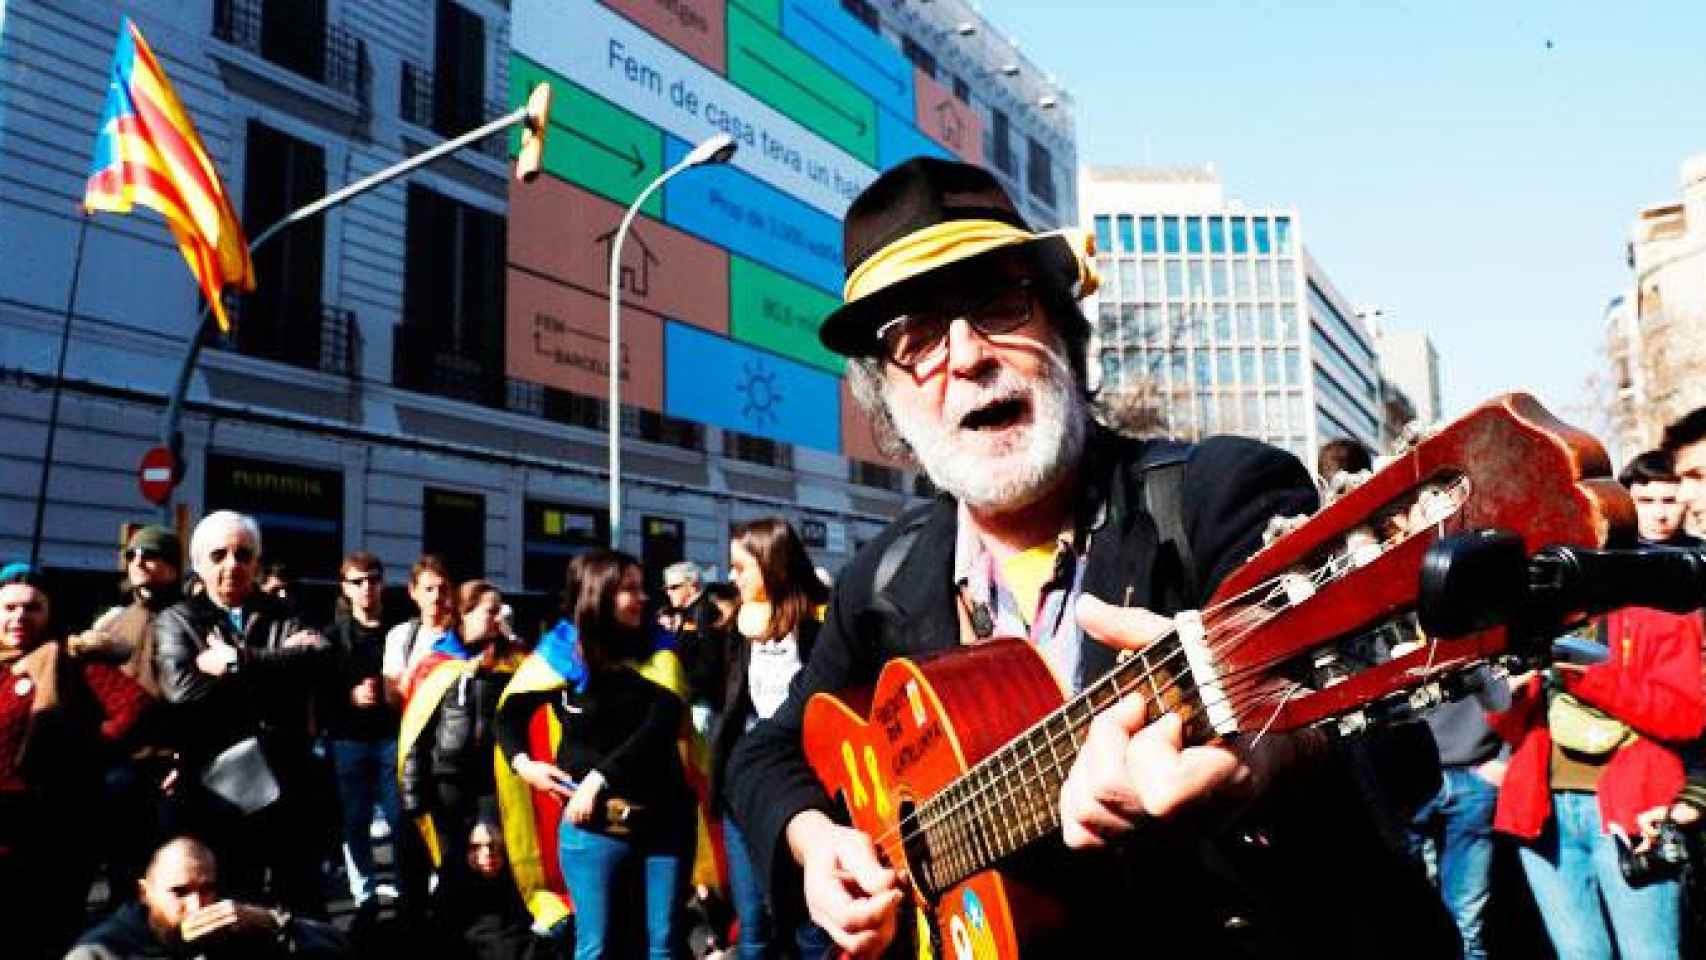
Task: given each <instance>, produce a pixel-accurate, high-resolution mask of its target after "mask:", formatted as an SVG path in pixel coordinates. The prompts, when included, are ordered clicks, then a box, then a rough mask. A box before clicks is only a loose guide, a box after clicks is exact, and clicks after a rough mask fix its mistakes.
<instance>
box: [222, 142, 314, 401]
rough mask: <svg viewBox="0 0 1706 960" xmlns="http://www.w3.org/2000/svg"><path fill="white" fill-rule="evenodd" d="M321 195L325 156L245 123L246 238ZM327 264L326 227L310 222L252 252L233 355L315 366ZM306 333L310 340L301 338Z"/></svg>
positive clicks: (244, 219)
mask: <svg viewBox="0 0 1706 960" xmlns="http://www.w3.org/2000/svg"><path fill="white" fill-rule="evenodd" d="M325 194H326V155H325V151H324V150H322V149H321V148H320V147H319V146H318V145H316V144H312V143H309V142H307V141H306V140H298V139H297V138H295V137H293V136H290V135H289V134H287V133H283V132H280V131H278V130H274V129H273V128H272V127H269V126H267V125H266V124H264V123H260V122H258V121H254V120H251V121H249V126H248V143H247V148H246V149H245V151H244V163H243V225H244V229H245V230H246V231H247V232H248V234H249V236H251V237H253V236H257V235H259V234H260V232H261V231H262V230H265V229H266V228H267V227H269V226H272V225H273V224H275V223H277V222H279V221H280V220H282V219H284V217H285V216H286V215H287V214H289V213H290V211H292V210H295V209H296V208H297V207H300V206H303V205H304V204H307V203H310V202H312V201H314V200H318V199H320V198H321V197H323V196H325ZM325 259H326V221H325V220H324V219H322V218H320V217H313V218H310V219H308V220H305V221H303V222H302V223H298V224H296V225H295V226H293V227H291V228H290V229H289V230H286V231H284V232H283V233H281V234H279V235H278V236H277V237H274V238H273V240H272V241H271V242H270V243H268V244H267V245H266V246H264V247H262V248H261V249H260V250H258V251H256V252H255V256H254V262H255V275H256V276H258V277H261V278H263V282H262V283H260V284H258V285H257V286H256V288H255V292H254V293H251V294H248V295H247V296H245V297H243V299H242V300H241V301H240V302H239V303H238V309H239V311H240V312H241V317H240V320H241V322H240V323H238V324H237V344H236V345H237V349H238V350H241V351H242V352H244V353H247V354H250V355H252V356H258V357H266V358H268V359H271V360H279V361H283V362H285V363H291V364H295V365H297V366H301V367H309V368H317V367H319V366H320V349H321V339H322V338H321V336H320V335H319V329H320V324H321V304H320V286H321V277H322V271H323V270H324V266H325ZM307 329H313V330H314V331H315V333H314V335H312V336H309V335H304V331H305V330H307Z"/></svg>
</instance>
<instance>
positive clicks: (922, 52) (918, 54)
mask: <svg viewBox="0 0 1706 960" xmlns="http://www.w3.org/2000/svg"><path fill="white" fill-rule="evenodd" d="M900 52H901V53H902V54H903V55H905V57H906V59H908V60H910V61H912V65H913V66H915V67H917V68H918V69H919V70H920V71H922V72H923V73H924V75H925V76H927V77H929V78H930V79H932V80H934V79H936V55H935V54H933V53H931V52H930V51H928V50H926V49H924V48H923V47H921V46H919V45H918V41H916V40H914V39H912V38H911V37H901V38H900Z"/></svg>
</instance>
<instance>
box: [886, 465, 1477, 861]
mask: <svg viewBox="0 0 1706 960" xmlns="http://www.w3.org/2000/svg"><path fill="white" fill-rule="evenodd" d="M1467 486H1468V484H1467V478H1459V479H1458V480H1456V481H1455V482H1454V483H1453V484H1452V486H1450V487H1446V488H1443V489H1441V490H1436V491H1432V492H1433V493H1436V494H1440V495H1442V496H1443V498H1444V500H1445V501H1446V502H1448V503H1449V505H1450V509H1449V510H1447V511H1445V512H1443V513H1441V514H1440V515H1439V516H1438V517H1437V518H1426V519H1428V520H1434V522H1433V523H1427V522H1424V523H1419V524H1416V525H1415V526H1414V527H1412V528H1410V529H1407V530H1403V531H1401V532H1400V533H1399V535H1398V536H1396V537H1392V538H1388V539H1386V540H1383V541H1381V542H1380V543H1379V546H1380V553H1382V554H1384V553H1386V552H1388V551H1390V550H1392V549H1395V548H1396V547H1397V546H1398V545H1400V544H1402V543H1403V542H1405V541H1407V540H1409V539H1411V538H1412V537H1415V536H1417V535H1419V534H1421V533H1423V532H1425V531H1428V530H1429V529H1430V528H1433V529H1435V530H1437V531H1438V533H1439V534H1440V535H1443V533H1444V531H1445V530H1446V528H1447V524H1448V523H1449V521H1450V520H1451V519H1452V517H1453V516H1455V515H1456V514H1457V513H1458V512H1459V508H1460V507H1461V505H1462V504H1463V502H1465V500H1466V493H1467ZM1428 492H1429V491H1424V495H1426V494H1427V493H1428ZM1417 502H1418V503H1421V502H1422V501H1421V499H1420V498H1418V501H1417ZM1359 566H1361V565H1360V564H1357V563H1355V561H1354V558H1353V557H1352V556H1351V555H1350V553H1349V552H1346V553H1335V554H1333V555H1331V556H1330V557H1328V559H1327V560H1326V561H1325V562H1324V563H1322V564H1321V565H1320V566H1318V567H1317V568H1315V569H1314V570H1311V571H1309V572H1308V574H1307V575H1303V574H1298V573H1296V572H1288V573H1283V574H1279V575H1276V576H1274V577H1271V578H1269V579H1268V580H1265V581H1262V582H1260V583H1257V584H1255V585H1254V586H1252V587H1250V588H1249V589H1247V590H1245V591H1243V592H1242V593H1239V594H1236V595H1234V596H1232V597H1229V598H1227V599H1225V600H1223V601H1221V602H1219V603H1217V604H1214V605H1213V606H1211V607H1208V608H1205V609H1204V610H1203V611H1202V615H1203V618H1204V625H1205V627H1208V626H1209V624H1208V621H1209V620H1210V618H1215V623H1214V625H1213V628H1212V629H1211V630H1209V631H1208V635H1209V637H1210V639H1209V642H1207V643H1206V644H1205V647H1206V648H1207V649H1208V651H1209V653H1210V654H1211V655H1214V654H1218V653H1223V652H1224V651H1226V650H1228V649H1230V647H1231V646H1233V645H1235V644H1237V643H1240V642H1242V641H1243V640H1244V639H1246V638H1247V637H1248V636H1249V635H1250V634H1251V633H1253V632H1254V631H1255V630H1257V629H1259V628H1260V627H1262V626H1263V625H1265V624H1266V623H1267V622H1269V621H1271V620H1272V619H1273V618H1274V617H1276V616H1278V615H1280V614H1281V613H1284V612H1285V611H1286V610H1288V609H1291V607H1292V606H1293V605H1292V604H1291V603H1289V602H1287V603H1286V604H1285V605H1282V606H1279V607H1275V608H1269V607H1267V606H1265V604H1266V603H1267V602H1269V601H1272V600H1278V599H1285V588H1286V581H1287V578H1291V577H1297V576H1307V579H1308V580H1309V581H1310V582H1311V584H1312V586H1314V587H1315V588H1317V589H1318V588H1319V587H1320V586H1321V585H1323V584H1325V583H1329V582H1331V581H1333V580H1336V579H1338V578H1339V577H1341V576H1344V575H1345V574H1346V573H1348V572H1349V571H1351V570H1354V569H1357V568H1358V567H1359ZM1263 591H1266V593H1267V596H1266V597H1264V598H1263V600H1262V602H1261V603H1256V604H1242V603H1241V602H1240V601H1243V600H1245V599H1247V598H1249V597H1251V596H1253V595H1254V594H1256V593H1259V592H1263ZM1229 608H1231V609H1230V612H1228V611H1229ZM1223 614H1224V616H1222V615H1223ZM1176 635H1177V630H1176V628H1175V629H1169V630H1167V631H1165V632H1163V633H1162V634H1161V635H1160V636H1159V637H1157V638H1156V639H1155V640H1154V641H1152V642H1151V644H1150V647H1146V648H1145V649H1146V650H1147V649H1150V648H1151V647H1154V646H1157V645H1159V644H1161V643H1164V642H1166V641H1167V640H1169V639H1171V638H1173V637H1175V636H1176ZM1183 655H1184V651H1183V648H1182V646H1176V647H1175V648H1174V649H1173V650H1172V651H1170V652H1168V653H1167V654H1165V655H1164V656H1163V657H1162V658H1161V660H1160V661H1159V663H1156V664H1151V663H1149V662H1148V660H1147V658H1145V659H1144V660H1143V661H1142V665H1143V667H1144V668H1145V672H1143V673H1142V674H1140V675H1137V676H1134V677H1132V678H1131V685H1130V687H1129V688H1128V687H1126V686H1124V684H1123V683H1122V682H1121V679H1120V675H1121V673H1122V671H1120V670H1115V671H1113V672H1110V673H1109V674H1108V675H1106V676H1104V677H1102V678H1101V679H1099V680H1097V681H1096V682H1095V683H1093V684H1091V685H1090V686H1089V687H1087V688H1086V689H1085V691H1083V693H1081V694H1080V695H1079V696H1078V697H1075V698H1074V699H1073V701H1072V702H1070V703H1068V704H1066V705H1063V706H1062V707H1061V708H1059V709H1057V710H1056V711H1052V712H1051V713H1050V714H1049V715H1048V716H1046V717H1044V718H1042V719H1041V720H1039V721H1038V722H1037V723H1035V724H1033V725H1032V726H1031V727H1030V728H1028V729H1027V730H1026V731H1025V732H1023V733H1021V734H1020V735H1018V736H1017V737H1015V738H1014V739H1013V740H1012V741H1010V742H1009V743H1008V744H1006V745H1005V746H1003V747H1002V748H1000V749H998V750H996V751H995V752H994V753H992V754H990V755H989V756H988V757H985V758H984V759H983V760H981V761H979V762H978V763H977V764H974V765H973V766H972V767H971V768H970V769H969V770H967V771H966V773H965V774H962V775H961V777H960V778H958V779H957V780H956V781H955V782H956V783H964V782H967V781H968V780H969V779H970V777H971V776H972V775H973V774H987V773H988V772H989V770H990V769H991V768H993V767H995V766H997V765H999V763H1001V762H1002V761H1011V762H1012V763H1013V766H1014V770H1013V772H1014V773H1016V774H1018V773H1019V768H1020V767H1022V765H1023V763H1024V759H1023V758H1022V757H1020V756H1018V753H1019V750H1018V747H1019V745H1020V744H1021V743H1027V742H1031V757H1030V761H1031V764H1032V766H1033V767H1036V768H1037V770H1038V775H1039V776H1036V777H1035V778H1034V779H1035V780H1036V781H1039V782H1040V780H1041V777H1040V774H1041V772H1042V770H1041V766H1040V764H1039V763H1038V757H1039V756H1040V754H1039V751H1038V750H1037V748H1036V745H1035V744H1034V742H1032V741H1034V736H1033V735H1034V733H1035V732H1036V730H1037V729H1038V728H1040V727H1043V726H1045V725H1048V724H1051V723H1055V722H1056V721H1058V720H1059V719H1062V718H1064V719H1065V721H1066V724H1065V725H1066V730H1065V731H1064V733H1065V735H1066V738H1067V740H1068V741H1070V742H1071V743H1072V747H1073V749H1076V748H1077V746H1078V742H1077V734H1078V729H1077V727H1076V726H1075V722H1074V721H1073V719H1072V717H1071V714H1070V708H1071V707H1072V706H1074V705H1075V704H1080V703H1082V704H1084V705H1086V706H1088V707H1089V708H1090V711H1091V712H1090V713H1089V714H1087V715H1086V717H1085V718H1084V723H1085V725H1086V727H1087V724H1088V721H1089V720H1091V719H1093V718H1094V717H1095V716H1096V715H1097V714H1099V713H1100V712H1101V711H1103V710H1106V709H1107V708H1108V707H1109V706H1111V705H1112V704H1114V703H1117V702H1118V701H1119V700H1121V699H1123V698H1124V697H1125V696H1127V695H1129V694H1130V693H1133V692H1136V691H1137V690H1138V688H1139V687H1141V686H1142V685H1143V684H1144V683H1146V682H1148V683H1149V684H1150V686H1151V690H1152V693H1153V694H1154V695H1155V697H1156V699H1157V701H1160V700H1161V698H1163V697H1164V696H1165V694H1166V693H1169V692H1172V691H1173V690H1175V689H1180V688H1181V686H1180V685H1181V678H1183V677H1185V676H1187V675H1188V672H1186V671H1176V672H1173V673H1171V674H1168V675H1167V679H1166V684H1165V686H1158V685H1156V684H1155V683H1154V678H1155V676H1156V674H1158V673H1160V672H1161V670H1162V669H1163V668H1164V667H1167V666H1169V665H1171V664H1172V663H1173V662H1175V661H1177V660H1178V658H1179V657H1181V656H1183ZM1430 663H1431V658H1430ZM1268 666H1271V664H1270V663H1261V664H1251V665H1247V666H1244V667H1240V668H1237V669H1235V670H1232V671H1229V672H1228V673H1226V674H1225V675H1224V676H1222V677H1221V678H1220V680H1221V682H1220V683H1219V684H1218V685H1217V686H1219V687H1220V689H1221V696H1220V698H1219V699H1218V700H1214V701H1209V700H1200V699H1199V701H1198V703H1197V705H1195V706H1192V705H1189V704H1187V705H1185V706H1184V707H1181V708H1179V709H1176V710H1175V711H1174V712H1176V713H1177V712H1182V711H1184V710H1189V711H1190V713H1191V714H1192V718H1194V717H1195V716H1199V715H1201V714H1203V713H1205V712H1207V711H1208V709H1209V708H1210V707H1211V706H1220V705H1223V704H1225V703H1229V702H1233V701H1234V700H1236V699H1237V698H1239V697H1241V696H1242V695H1244V694H1247V693H1250V692H1252V691H1255V690H1258V689H1259V688H1260V687H1261V686H1262V681H1263V679H1264V677H1263V676H1261V674H1263V673H1264V671H1265V669H1266V668H1267V667H1268ZM1110 681H1111V683H1112V686H1113V688H1114V694H1115V695H1114V697H1113V698H1111V699H1110V700H1108V701H1107V702H1106V703H1104V704H1102V705H1101V706H1096V705H1094V702H1093V700H1094V697H1093V696H1092V695H1093V694H1094V692H1095V691H1096V689H1097V688H1098V687H1102V686H1105V685H1108V684H1109V682H1110ZM1192 686H1193V687H1197V685H1196V684H1195V683H1194V682H1193V683H1192ZM1197 689H1198V690H1200V687H1197ZM1300 689H1302V685H1301V684H1296V683H1293V684H1291V685H1290V686H1289V687H1288V688H1287V689H1285V690H1284V691H1277V692H1276V691H1270V692H1269V693H1267V694H1264V695H1260V696H1257V697H1255V698H1254V699H1252V700H1246V701H1243V702H1242V703H1241V705H1239V706H1238V707H1237V708H1236V709H1235V710H1234V713H1233V716H1234V717H1235V718H1236V719H1238V720H1243V719H1245V718H1246V717H1247V716H1249V715H1253V714H1255V713H1256V712H1258V711H1260V710H1262V709H1264V708H1266V707H1267V706H1268V703H1269V702H1270V701H1272V700H1273V699H1274V698H1275V697H1278V700H1279V702H1278V703H1277V704H1275V705H1274V707H1273V711H1272V713H1271V714H1270V715H1269V717H1268V720H1267V722H1266V723H1265V724H1264V725H1263V727H1262V731H1261V733H1258V734H1257V739H1258V740H1259V739H1260V738H1261V736H1262V735H1263V734H1265V733H1266V732H1267V731H1268V729H1270V728H1271V726H1272V724H1273V723H1274V722H1275V721H1276V720H1277V719H1278V717H1279V715H1280V713H1281V712H1282V711H1283V709H1284V706H1285V704H1286V703H1287V702H1289V700H1290V699H1291V697H1292V696H1294V695H1296V693H1297V692H1298V691H1299V690H1300ZM1060 743H1061V740H1060V738H1059V734H1057V732H1056V731H1054V730H1052V729H1051V730H1048V731H1047V732H1046V746H1047V747H1048V750H1049V753H1050V756H1051V758H1052V759H1053V762H1054V763H1055V765H1056V768H1057V773H1058V762H1059V761H1058V756H1057V755H1056V754H1055V751H1054V748H1055V747H1056V746H1058V745H1059V744H1060ZM1026 776H1027V775H1024V774H1019V776H1018V778H1017V779H1016V780H1011V779H1010V780H1009V781H1008V783H1006V784H1005V785H1004V784H1003V782H1002V781H1001V780H996V781H994V782H993V783H990V784H988V785H986V786H981V787H976V788H973V789H972V790H970V791H962V792H963V793H964V796H962V797H960V798H959V799H957V800H956V801H955V802H954V803H953V804H952V805H951V806H949V807H947V808H946V809H940V810H938V809H936V808H937V806H938V805H939V804H937V803H933V802H932V801H931V800H926V801H925V802H923V803H921V804H920V805H919V806H918V807H916V808H915V809H914V811H913V813H911V814H908V815H907V816H905V817H902V818H901V819H900V820H898V821H897V822H896V823H895V824H894V825H893V826H891V827H890V828H889V829H888V830H886V831H884V832H883V834H881V835H880V836H878V837H876V838H873V840H874V842H875V843H876V844H877V845H878V846H880V847H883V848H884V849H885V851H887V852H890V853H891V856H892V854H893V852H894V851H895V850H897V849H900V848H899V846H898V845H899V844H903V843H904V842H905V841H906V840H910V839H914V838H916V837H918V836H919V835H920V834H922V833H924V832H927V831H932V830H934V829H936V828H937V827H939V826H941V825H942V824H943V823H944V822H946V821H947V820H948V818H950V817H952V816H954V815H955V814H956V813H958V812H959V811H960V810H962V809H963V808H964V807H966V806H967V805H969V804H971V803H973V802H975V801H977V800H979V799H982V798H984V797H985V796H986V795H988V794H990V793H992V792H993V793H997V794H1002V796H1000V797H998V798H997V800H998V802H999V801H1000V800H1002V799H1005V800H1009V801H1014V806H1015V808H1016V809H1017V807H1018V803H1017V801H1016V798H1017V796H1018V794H1019V793H1020V792H1024V793H1026V794H1027V796H1026V798H1025V799H1026V800H1027V802H1033V803H1034V799H1035V798H1034V797H1032V796H1030V794H1031V793H1032V791H1031V790H1030V789H1029V787H1030V786H1031V784H1029V783H1027V782H1026ZM938 796H940V795H938ZM933 799H935V798H933ZM1056 812H1057V811H1056ZM909 831H910V832H909ZM896 835H901V836H900V837H899V838H898V839H897V836H896ZM944 839H946V840H948V841H949V846H951V847H952V848H954V851H953V852H962V853H963V852H967V850H966V848H968V847H970V846H972V845H975V843H976V841H977V840H978V839H979V838H978V837H974V836H971V835H970V834H969V832H962V833H961V834H960V835H959V836H957V837H950V838H944ZM985 846H988V844H987V843H985ZM894 859H895V860H899V859H901V858H894Z"/></svg>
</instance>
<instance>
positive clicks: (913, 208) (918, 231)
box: [818, 157, 1096, 357]
mask: <svg viewBox="0 0 1706 960" xmlns="http://www.w3.org/2000/svg"><path fill="white" fill-rule="evenodd" d="M842 247H843V257H844V259H845V261H846V263H847V284H846V287H845V288H844V290H843V296H844V298H845V300H846V303H844V304H843V305H842V306H841V307H840V308H838V309H837V310H835V311H834V312H833V313H831V314H830V315H829V316H828V317H826V318H825V319H824V321H823V326H822V328H821V329H820V330H819V331H818V337H819V339H821V340H822V341H823V345H824V346H826V347H828V348H829V349H831V350H833V351H835V352H836V353H839V354H842V355H843V356H850V357H858V356H871V355H874V354H875V353H877V351H878V345H877V339H876V332H877V328H878V327H880V326H882V324H884V323H886V322H888V321H889V320H892V319H894V318H895V317H897V316H899V315H901V314H903V313H906V312H907V311H909V310H912V309H916V308H917V306H918V305H919V304H920V303H922V302H934V300H935V298H937V297H941V296H943V295H947V296H949V297H950V298H951V297H953V296H954V295H962V296H967V297H971V298H974V299H976V298H977V297H978V294H980V293H983V294H987V292H988V282H989V280H990V278H991V277H994V276H1002V275H1009V276H1020V277H1029V278H1031V279H1033V280H1035V281H1040V282H1042V283H1044V284H1047V285H1050V286H1054V287H1056V288H1058V289H1060V290H1063V291H1066V292H1068V293H1069V294H1071V295H1072V296H1074V297H1085V296H1089V295H1090V294H1091V293H1092V292H1094V291H1095V288H1096V274H1095V271H1094V269H1092V267H1091V266H1090V256H1091V254H1092V253H1093V252H1094V251H1093V250H1092V249H1091V247H1090V244H1089V242H1088V238H1086V237H1084V236H1083V235H1082V234H1079V233H1078V232H1077V231H1065V230H1062V231H1052V232H1048V233H1032V232H1031V228H1030V227H1029V225H1027V224H1026V223H1025V219H1024V217H1022V216H1020V215H1019V211H1018V209H1017V208H1016V207H1014V206H1013V200H1012V198H1010V197H1008V196H1007V191H1005V190H1003V189H1002V188H1001V184H1000V183H998V182H996V180H995V177H994V176H993V175H991V174H990V173H989V171H987V170H985V169H983V168H982V167H977V166H973V165H971V164H969V163H958V162H955V161H951V160H938V159H935V158H931V157H917V158H914V159H912V160H908V161H906V162H905V163H903V164H901V165H899V166H897V167H894V168H893V169H890V170H889V171H888V172H886V173H884V174H883V175H882V176H880V177H878V178H877V179H876V181H875V182H873V183H872V184H871V185H870V186H869V187H866V188H865V191H864V192H863V193H861V194H859V196H858V197H857V198H855V199H854V201H853V204H852V206H850V207H848V209H847V219H846V221H845V223H844V225H843V242H842ZM948 302H950V303H951V302H952V300H951V299H950V300H949V301H948Z"/></svg>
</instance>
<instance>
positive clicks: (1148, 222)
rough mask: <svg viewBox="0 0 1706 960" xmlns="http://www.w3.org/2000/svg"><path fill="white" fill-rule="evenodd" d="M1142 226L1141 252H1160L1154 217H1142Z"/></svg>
mask: <svg viewBox="0 0 1706 960" xmlns="http://www.w3.org/2000/svg"><path fill="white" fill-rule="evenodd" d="M1142 227H1143V252H1144V253H1160V252H1161V241H1160V238H1159V237H1157V236H1156V235H1155V218H1154V217H1144V218H1143V223H1142Z"/></svg>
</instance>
